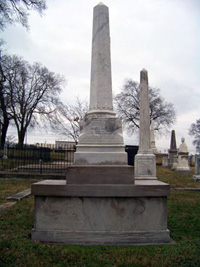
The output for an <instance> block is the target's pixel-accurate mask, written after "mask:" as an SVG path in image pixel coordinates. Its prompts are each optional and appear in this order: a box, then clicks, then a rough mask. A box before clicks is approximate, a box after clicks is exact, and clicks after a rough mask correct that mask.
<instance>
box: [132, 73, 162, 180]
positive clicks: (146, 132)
mask: <svg viewBox="0 0 200 267" xmlns="http://www.w3.org/2000/svg"><path fill="white" fill-rule="evenodd" d="M135 179H136V180H137V179H143V180H146V179H153V180H154V179H157V177H156V160H155V155H153V153H152V149H151V142H150V115H149V88H148V73H147V71H146V70H145V69H142V70H141V72H140V144H139V151H138V154H137V155H136V156H135Z"/></svg>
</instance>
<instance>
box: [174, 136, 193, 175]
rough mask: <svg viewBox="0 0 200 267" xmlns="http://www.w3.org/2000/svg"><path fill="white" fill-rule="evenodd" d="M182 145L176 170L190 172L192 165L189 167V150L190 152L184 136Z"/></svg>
mask: <svg viewBox="0 0 200 267" xmlns="http://www.w3.org/2000/svg"><path fill="white" fill-rule="evenodd" d="M181 142H182V143H181V145H180V147H179V150H178V163H177V167H176V169H175V170H176V171H177V172H182V173H190V172H191V170H190V167H189V162H188V160H189V156H188V155H189V152H188V148H187V145H186V143H185V138H184V137H182V138H181Z"/></svg>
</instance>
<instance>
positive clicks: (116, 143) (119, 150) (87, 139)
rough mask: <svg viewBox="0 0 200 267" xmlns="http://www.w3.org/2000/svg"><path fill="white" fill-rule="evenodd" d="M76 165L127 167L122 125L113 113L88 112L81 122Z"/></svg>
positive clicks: (75, 159)
mask: <svg viewBox="0 0 200 267" xmlns="http://www.w3.org/2000/svg"><path fill="white" fill-rule="evenodd" d="M74 163H75V164H76V165H93V164H94V165H96V164H99V165H117V164H118V165H127V153H126V152H125V146H124V142H123V135H122V123H121V120H120V119H119V118H117V117H116V116H115V113H114V112H110V113H109V112H103V111H102V112H100V111H99V112H95V113H93V112H89V113H88V114H87V115H86V116H85V118H84V120H83V121H82V122H81V134H80V137H79V143H78V145H77V150H76V153H75V154H74Z"/></svg>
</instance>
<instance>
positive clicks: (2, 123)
mask: <svg viewBox="0 0 200 267" xmlns="http://www.w3.org/2000/svg"><path fill="white" fill-rule="evenodd" d="M4 60H5V58H4ZM5 82H6V77H5V74H4V71H3V68H2V57H1V54H0V146H4V144H5V142H6V134H7V130H8V126H9V123H10V119H11V117H10V114H9V112H8V107H9V105H10V98H9V96H8V95H7V94H6V87H5Z"/></svg>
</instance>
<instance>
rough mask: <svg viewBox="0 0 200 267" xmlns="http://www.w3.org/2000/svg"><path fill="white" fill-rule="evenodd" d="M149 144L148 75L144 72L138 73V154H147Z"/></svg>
mask: <svg viewBox="0 0 200 267" xmlns="http://www.w3.org/2000/svg"><path fill="white" fill-rule="evenodd" d="M150 148H151V144H150V116H149V90H148V74H147V71H146V70H144V69H143V70H142V71H141V72H140V144H139V152H140V153H141V152H142V153H143V152H144V153H145V152H146V153H149V152H150Z"/></svg>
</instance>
